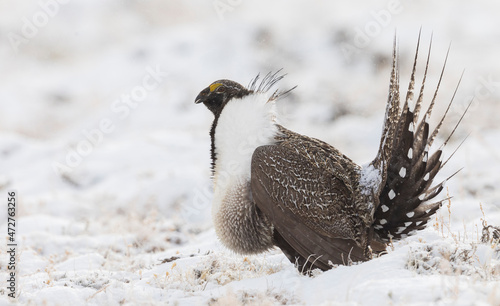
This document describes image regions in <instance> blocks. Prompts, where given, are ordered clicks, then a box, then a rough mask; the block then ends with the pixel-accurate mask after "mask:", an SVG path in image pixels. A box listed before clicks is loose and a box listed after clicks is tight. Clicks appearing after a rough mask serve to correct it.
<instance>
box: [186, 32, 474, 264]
mask: <svg viewBox="0 0 500 306" xmlns="http://www.w3.org/2000/svg"><path fill="white" fill-rule="evenodd" d="M397 45H398V44H397V39H396V38H395V39H394V43H393V50H392V68H391V74H390V82H389V95H388V100H387V105H386V112H385V116H384V120H383V127H382V135H381V138H380V145H379V149H378V152H377V155H376V156H375V158H374V159H373V160H372V161H371V162H369V163H367V164H365V165H358V164H356V163H355V162H354V161H353V160H351V159H350V158H349V157H347V156H346V155H344V154H342V152H340V151H339V150H338V149H336V148H335V147H334V146H332V145H330V144H328V143H326V142H324V141H321V140H318V139H315V138H312V137H308V136H305V135H301V134H299V133H296V132H293V131H291V130H289V129H287V128H285V127H284V126H283V125H281V124H280V121H279V118H278V114H277V111H276V101H278V100H280V99H284V98H285V97H286V96H287V95H288V94H289V93H290V91H291V90H293V89H295V87H293V88H291V89H288V90H279V89H277V90H273V91H271V89H272V88H274V87H275V85H276V83H278V82H279V81H280V80H281V79H282V78H283V77H284V75H282V74H280V73H281V72H280V71H281V70H279V71H277V72H270V73H268V74H267V75H265V76H264V77H263V78H261V77H260V76H259V75H257V76H256V77H255V78H253V79H252V81H251V82H250V84H249V85H248V86H247V87H244V86H242V85H241V84H239V83H237V82H235V81H231V80H227V79H221V80H217V81H215V82H213V83H211V84H210V85H209V86H208V87H207V88H205V89H203V90H202V91H201V92H200V93H199V94H198V96H197V97H196V99H195V103H196V104H204V105H205V106H206V107H207V108H208V109H209V110H210V111H211V112H212V113H213V115H214V120H213V123H212V126H211V129H210V138H211V149H210V152H211V170H212V180H213V185H214V194H213V202H212V220H213V224H214V228H215V233H216V235H217V237H218V239H219V240H220V242H221V243H222V244H223V245H224V246H225V247H227V248H228V249H230V250H232V251H234V252H235V253H237V254H244V255H250V254H259V253H263V252H266V251H269V250H271V249H273V248H275V247H278V248H279V249H281V251H282V252H283V253H284V254H285V256H286V257H287V258H288V260H289V261H290V262H291V263H292V264H294V265H295V266H296V267H297V269H298V270H299V271H300V272H302V273H310V272H311V271H312V270H314V269H320V270H323V271H326V270H329V269H331V268H332V267H334V266H336V265H350V264H353V263H356V262H364V261H368V260H370V259H372V258H375V257H377V256H381V255H383V254H385V253H387V251H386V250H387V246H388V245H389V244H390V243H392V242H393V241H398V240H401V239H403V238H405V237H408V236H410V235H414V234H415V233H416V232H417V231H419V230H422V229H424V228H425V226H426V224H427V223H428V222H429V220H430V219H431V217H432V216H433V215H434V214H435V213H436V211H437V210H438V209H439V208H440V207H441V205H442V203H443V202H444V201H445V200H448V199H449V197H446V198H445V199H441V200H435V198H436V196H438V195H439V194H440V193H441V191H442V190H443V188H444V186H445V183H446V181H447V180H448V179H450V178H451V177H453V176H454V175H455V174H456V173H458V172H459V171H460V170H458V171H456V172H455V173H453V174H452V175H450V176H449V177H448V178H447V179H446V180H443V181H440V182H438V183H434V179H435V177H436V175H437V174H438V172H439V171H440V170H441V169H442V168H443V166H444V165H445V164H446V163H447V162H448V160H449V158H451V157H452V156H453V154H454V153H455V152H456V150H455V151H454V152H453V153H452V154H451V156H450V157H449V158H448V159H447V160H445V161H443V148H444V147H445V146H446V144H447V143H448V141H449V140H450V138H451V136H452V135H453V133H454V132H455V130H456V129H457V127H458V125H459V124H460V122H461V121H462V119H463V118H464V115H465V112H467V110H466V111H465V112H464V113H463V115H462V116H461V117H460V119H459V120H458V122H457V123H456V125H455V128H454V129H453V130H452V131H451V132H450V134H449V136H448V137H447V138H446V140H445V141H444V143H443V144H442V145H441V146H440V147H438V148H437V149H434V147H433V144H434V140H435V139H436V136H437V135H438V133H439V131H440V128H441V126H442V124H443V121H444V119H445V117H446V115H447V113H448V112H449V110H450V107H451V105H452V102H453V99H454V97H455V94H456V93H457V90H458V87H459V85H460V81H461V79H462V77H460V80H459V81H458V84H457V87H456V89H455V92H454V93H453V97H452V98H451V100H450V102H449V103H448V107H447V108H446V111H445V112H444V114H443V115H442V117H441V119H440V120H439V121H438V123H437V126H436V127H434V128H433V129H430V124H429V119H430V117H431V114H432V111H433V107H434V105H435V103H436V97H437V93H438V91H439V88H440V84H441V80H442V78H443V74H444V70H445V67H446V62H447V59H448V54H449V50H450V49H449V48H448V52H447V53H446V58H445V60H444V65H443V67H442V70H441V74H440V77H439V80H438V83H437V86H436V89H435V91H434V95H433V97H432V99H431V101H430V103H429V106H428V107H427V109H426V110H425V111H424V109H423V106H422V104H423V100H424V99H423V97H424V85H425V80H426V76H427V71H428V67H429V60H430V54H431V45H432V38H431V41H430V44H429V47H428V54H427V59H426V65H425V71H424V73H423V78H422V81H421V85H420V90H419V92H418V96H417V97H415V74H416V66H417V59H418V54H419V48H420V34H419V37H418V42H417V47H416V51H415V57H414V61H413V68H412V72H411V76H410V81H409V85H408V90H407V93H406V98H405V99H404V100H403V99H401V98H400V84H399V56H398V51H397V50H398V47H397ZM462 75H463V73H462ZM469 105H470V104H469ZM460 145H461V144H460ZM431 147H433V152H432V153H431ZM458 147H460V146H458ZM457 150H458V148H457Z"/></svg>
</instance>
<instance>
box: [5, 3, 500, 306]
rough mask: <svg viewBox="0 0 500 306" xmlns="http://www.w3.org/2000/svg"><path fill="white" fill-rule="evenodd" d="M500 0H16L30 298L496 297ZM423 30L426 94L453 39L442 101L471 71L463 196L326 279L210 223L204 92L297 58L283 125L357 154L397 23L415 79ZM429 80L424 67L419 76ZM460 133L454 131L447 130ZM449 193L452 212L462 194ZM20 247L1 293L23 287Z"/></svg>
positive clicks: (489, 300)
mask: <svg viewBox="0 0 500 306" xmlns="http://www.w3.org/2000/svg"><path fill="white" fill-rule="evenodd" d="M498 12H500V3H498V2H495V1H486V0H484V1H474V2H470V1H453V0H447V1H439V2H436V1H430V0H429V1H413V2H409V3H408V2H406V1H400V2H399V1H397V0H389V1H372V0H365V1H356V2H352V4H340V3H336V2H321V3H313V2H311V1H298V0H294V1H291V0H286V1H285V0H283V1H267V2H266V1H233V0H231V1H230V0H216V1H201V0H200V1H182V2H181V1H163V0H150V1H134V0H130V1H124V0H110V1H98V0H86V1H68V0H65V1H62V0H59V1H57V0H41V1H17V2H13V1H8V0H2V1H0V37H1V39H2V43H1V44H0V68H1V72H2V73H1V74H0V158H1V159H0V202H1V203H5V204H2V206H1V207H2V208H1V209H0V216H1V220H2V221H1V222H0V228H1V229H2V230H3V231H5V234H7V232H6V231H7V222H6V220H7V191H8V190H16V191H17V192H18V194H19V197H18V206H17V216H16V220H17V241H18V243H19V248H18V252H17V257H16V261H17V268H18V271H17V272H18V277H17V285H18V287H17V298H16V299H17V301H18V302H19V303H21V304H32V305H43V304H46V305H67V304H68V303H69V302H71V303H72V304H73V305H83V304H90V305H117V304H127V305H135V304H146V305H148V304H163V303H178V304H181V305H197V304H207V303H213V304H216V305H237V304H255V305H261V304H323V305H337V304H349V305H358V304H361V305H377V304H378V305H389V304H395V305H407V304H421V305H427V304H438V305H471V304H477V305H487V304H491V305H498V304H500V249H499V246H498V245H492V244H488V243H481V242H480V237H481V230H482V222H483V221H485V222H487V224H491V225H497V226H498V225H500V190H499V189H498V186H500V171H499V169H500V167H499V166H500V125H499V123H498V120H499V118H498V114H499V113H500V103H499V102H500V61H499V60H498V54H500V19H499V18H498ZM420 27H422V46H421V47H422V51H421V55H422V60H421V61H420V64H419V66H418V69H419V70H418V71H419V72H420V74H419V77H421V74H422V72H423V68H424V60H423V58H424V57H425V54H426V52H427V51H426V48H427V46H428V44H429V40H430V37H431V34H432V33H433V43H432V57H431V61H430V69H429V76H428V83H427V84H428V85H427V86H426V88H427V90H428V91H427V95H426V98H427V101H429V99H430V98H431V96H432V90H433V87H434V86H435V84H436V82H437V78H438V77H439V73H440V69H441V66H442V63H443V61H444V58H445V55H446V52H447V49H448V45H449V44H450V42H451V50H450V56H449V58H448V64H447V67H446V71H445V75H444V80H443V84H442V90H441V91H440V93H439V95H438V100H439V102H438V103H439V105H438V106H437V107H436V109H437V110H436V111H435V113H436V114H438V113H440V112H443V111H444V109H445V106H446V104H447V102H448V101H449V99H450V98H451V95H452V94H453V90H454V89H455V86H456V84H457V82H458V80H459V78H460V75H461V73H462V71H463V70H464V69H465V74H464V77H463V80H462V84H461V85H460V88H459V90H458V93H457V96H456V98H455V103H454V106H453V107H452V109H451V111H450V116H449V118H448V120H447V121H446V123H445V127H444V128H443V135H446V134H447V133H449V132H450V131H451V129H452V128H453V126H454V124H455V122H456V120H458V118H459V116H460V115H461V113H462V112H463V110H464V109H465V107H466V106H467V104H468V103H469V101H470V100H471V99H472V98H474V102H473V104H472V106H471V109H470V111H469V113H468V115H467V116H466V118H465V120H464V122H463V123H462V125H461V126H460V128H459V129H458V131H457V133H456V136H455V137H454V138H453V139H452V141H451V142H450V144H449V146H448V147H447V149H446V156H449V154H451V152H452V151H453V150H454V149H455V148H456V146H457V145H458V144H459V143H460V141H461V140H462V139H463V138H464V137H465V136H467V135H468V134H469V133H470V136H469V138H468V139H467V141H466V142H465V143H464V145H463V146H462V147H461V148H460V150H459V151H458V152H457V153H456V154H455V155H454V156H453V158H452V159H451V160H450V162H449V163H448V165H447V166H446V168H445V169H444V173H443V174H442V175H441V178H442V179H444V178H445V177H446V175H449V174H451V173H453V172H454V171H455V170H457V169H460V168H463V170H462V171H461V172H460V173H459V174H458V175H457V176H456V177H454V178H453V179H452V180H451V181H449V182H448V189H447V190H446V191H445V192H443V194H442V197H446V194H445V193H446V192H447V193H448V194H449V195H452V196H453V198H452V199H451V201H450V202H449V203H446V204H447V205H446V206H445V207H443V208H442V209H441V211H440V213H439V214H438V216H437V218H436V219H435V221H433V222H432V224H430V225H429V227H428V228H427V229H426V230H425V231H422V232H420V233H419V234H418V235H416V236H413V237H411V238H408V239H406V240H404V241H401V242H398V243H395V244H394V245H393V246H392V247H391V248H390V252H389V254H387V255H385V256H382V257H380V258H377V259H374V260H372V261H370V262H366V263H362V264H359V265H354V266H349V267H346V266H340V267H337V268H334V269H332V270H331V271H328V272H324V273H320V272H318V273H316V274H315V275H314V276H313V277H307V276H302V275H300V274H299V273H298V272H297V271H296V269H295V268H294V267H293V266H292V265H291V264H290V263H289V262H288V260H287V259H286V258H285V257H284V256H283V255H282V254H281V252H280V251H279V250H274V251H272V252H269V253H266V254H263V255H258V256H247V257H244V256H239V255H235V254H233V253H231V252H230V251H228V250H226V249H224V247H222V246H221V245H220V243H219V242H218V240H217V238H216V236H215V233H214V231H213V229H212V225H211V219H210V204H211V197H212V190H211V182H210V178H209V177H210V170H209V163H210V160H209V146H210V143H209V141H210V140H209V137H208V130H209V127H210V124H211V120H212V115H211V114H210V112H209V111H208V110H206V109H205V107H203V106H200V105H195V104H194V98H195V97H196V95H197V94H198V92H199V91H200V90H201V89H203V88H205V87H206V86H207V85H208V84H210V83H211V82H212V81H214V80H217V79H220V78H228V79H233V80H235V81H239V82H241V83H243V84H245V85H246V84H247V83H248V82H249V81H250V79H251V78H252V77H254V76H255V75H256V74H257V73H259V72H260V73H267V72H269V71H275V70H277V69H280V68H283V71H284V72H286V73H287V74H288V75H287V77H286V78H285V79H284V80H283V81H282V82H281V83H280V86H281V87H282V88H289V87H292V86H294V85H298V87H297V89H295V90H294V91H293V94H291V95H290V96H289V97H288V98H287V99H284V100H282V101H280V102H279V105H278V108H279V111H280V113H281V117H282V120H281V121H282V122H284V124H285V125H286V126H288V127H289V128H291V129H293V130H296V131H298V132H301V133H304V134H307V135H310V136H314V137H317V138H321V139H323V140H325V141H327V142H329V143H331V144H333V145H334V146H336V147H337V148H339V149H340V150H341V151H343V152H344V153H345V154H347V155H348V156H350V157H352V158H353V159H354V160H355V161H356V162H358V163H360V164H361V163H365V162H367V161H369V160H371V159H372V158H373V157H374V156H375V153H376V150H377V146H378V140H379V135H380V131H381V124H382V117H383V114H384V107H385V102H386V99H387V97H386V95H387V89H388V81H389V73H390V65H389V63H390V56H391V51H392V41H393V38H394V35H395V34H394V33H395V32H396V36H397V37H398V41H399V53H400V56H401V67H400V68H401V80H402V84H404V85H403V87H405V86H406V84H407V80H408V77H409V72H410V70H411V61H412V56H413V53H414V49H415V45H416V41H417V37H418V32H419V29H420ZM419 79H420V78H419ZM442 141H444V139H439V141H438V145H439V142H442ZM448 204H449V205H450V206H448ZM6 244H7V243H3V245H2V246H1V248H0V249H1V253H0V259H1V260H0V270H1V272H0V293H1V295H0V304H7V303H11V302H12V301H11V300H9V298H8V297H7V293H9V291H8V290H7V286H8V285H7V281H6V280H7V279H8V274H7V259H8V255H7V254H6Z"/></svg>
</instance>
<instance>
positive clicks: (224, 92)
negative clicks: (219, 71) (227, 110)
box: [194, 80, 251, 116]
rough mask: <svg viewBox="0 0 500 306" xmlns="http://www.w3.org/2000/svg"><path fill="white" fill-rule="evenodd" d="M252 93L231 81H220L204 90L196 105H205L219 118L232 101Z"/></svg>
mask: <svg viewBox="0 0 500 306" xmlns="http://www.w3.org/2000/svg"><path fill="white" fill-rule="evenodd" d="M250 93H251V91H250V90H248V89H246V88H245V87H244V86H242V85H241V84H239V83H236V82H234V81H231V80H218V81H215V82H213V83H212V84H210V86H208V87H207V88H205V89H203V90H202V91H201V92H200V93H199V94H198V96H197V97H196V100H195V102H194V103H196V104H199V103H203V104H205V106H206V107H207V108H208V109H209V110H210V111H211V112H212V113H214V115H215V116H217V115H219V114H220V113H221V111H222V109H223V108H224V106H225V105H226V104H227V102H229V101H230V100H231V99H234V98H242V97H244V96H246V95H248V94H250Z"/></svg>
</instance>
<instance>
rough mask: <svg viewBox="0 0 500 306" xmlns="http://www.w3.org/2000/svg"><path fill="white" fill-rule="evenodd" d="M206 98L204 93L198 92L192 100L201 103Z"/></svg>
mask: <svg viewBox="0 0 500 306" xmlns="http://www.w3.org/2000/svg"><path fill="white" fill-rule="evenodd" d="M206 98H207V97H206V95H204V94H202V93H200V94H199V95H198V96H197V97H196V99H195V100H194V103H196V104H200V103H203V102H205V99H206Z"/></svg>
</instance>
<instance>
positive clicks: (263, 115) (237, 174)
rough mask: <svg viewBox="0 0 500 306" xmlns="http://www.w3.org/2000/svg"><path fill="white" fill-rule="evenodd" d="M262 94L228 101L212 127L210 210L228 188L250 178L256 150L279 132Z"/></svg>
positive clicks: (268, 103) (243, 182) (272, 104)
mask: <svg viewBox="0 0 500 306" xmlns="http://www.w3.org/2000/svg"><path fill="white" fill-rule="evenodd" d="M268 101H269V96H268V95H266V94H264V93H257V94H250V95H248V96H245V97H243V98H242V99H233V100H231V101H229V102H228V103H227V104H226V106H225V107H224V109H223V110H222V113H221V114H220V117H219V120H218V121H217V126H216V128H215V137H214V138H215V153H216V156H217V159H216V164H215V173H214V183H215V194H214V207H213V212H217V211H218V209H219V206H220V203H221V201H222V198H223V197H224V195H225V194H226V193H227V191H228V190H229V189H230V188H233V187H236V186H234V184H236V185H241V184H246V183H248V182H249V181H250V164H251V159H252V154H253V152H254V151H255V149H256V148H257V147H259V146H262V145H268V144H272V143H274V142H275V140H274V137H275V135H276V134H277V133H278V128H277V126H276V123H277V122H276V111H275V104H274V101H270V102H268Z"/></svg>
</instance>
